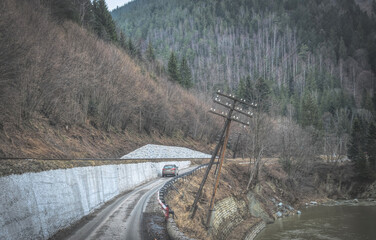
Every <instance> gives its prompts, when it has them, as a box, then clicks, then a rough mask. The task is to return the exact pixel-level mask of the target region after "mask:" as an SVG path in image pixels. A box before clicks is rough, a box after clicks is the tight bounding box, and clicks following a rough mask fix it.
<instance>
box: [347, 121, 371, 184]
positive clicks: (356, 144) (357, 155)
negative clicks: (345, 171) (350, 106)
mask: <svg viewBox="0 0 376 240" xmlns="http://www.w3.org/2000/svg"><path fill="white" fill-rule="evenodd" d="M363 142H364V134H363V129H362V124H361V121H360V120H359V119H358V118H355V120H354V122H353V126H352V130H351V135H350V141H349V143H348V146H347V156H348V157H349V159H350V160H351V161H353V162H354V164H355V170H356V172H357V174H358V176H359V177H361V178H367V177H368V172H367V162H366V155H365V153H364V151H363V149H362V148H363Z"/></svg>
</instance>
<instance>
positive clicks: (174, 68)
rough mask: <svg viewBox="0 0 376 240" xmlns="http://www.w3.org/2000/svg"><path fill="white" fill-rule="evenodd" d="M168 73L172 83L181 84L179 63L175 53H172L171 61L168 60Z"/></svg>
mask: <svg viewBox="0 0 376 240" xmlns="http://www.w3.org/2000/svg"><path fill="white" fill-rule="evenodd" d="M167 71H168V78H169V80H170V81H172V82H176V83H180V77H179V69H178V61H177V59H176V57H175V54H174V52H171V55H170V59H169V60H168V65H167Z"/></svg>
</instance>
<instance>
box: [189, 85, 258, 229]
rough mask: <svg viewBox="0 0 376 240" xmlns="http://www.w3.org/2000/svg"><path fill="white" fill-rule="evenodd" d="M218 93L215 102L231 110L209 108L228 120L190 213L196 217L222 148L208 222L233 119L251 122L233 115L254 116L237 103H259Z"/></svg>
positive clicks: (242, 122)
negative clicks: (206, 183) (207, 182)
mask: <svg viewBox="0 0 376 240" xmlns="http://www.w3.org/2000/svg"><path fill="white" fill-rule="evenodd" d="M216 94H217V97H215V98H214V99H213V101H214V103H217V104H218V105H221V106H223V107H225V108H227V109H229V111H228V112H225V111H219V110H218V111H217V110H216V109H215V108H211V109H210V110H209V112H210V113H213V114H214V115H217V116H220V117H223V118H225V119H226V122H225V125H224V127H223V129H222V132H221V136H220V139H219V142H218V144H217V146H216V147H215V150H214V152H213V155H212V157H211V159H210V162H209V165H208V167H207V169H206V172H205V174H204V177H203V179H202V181H201V184H200V187H199V189H198V191H197V193H196V197H195V200H194V202H193V204H192V207H191V215H190V217H191V218H194V216H195V213H196V210H197V204H198V202H199V200H200V198H201V194H202V190H203V187H204V185H205V182H206V180H207V177H208V175H209V172H210V169H211V167H212V165H213V162H214V159H215V157H216V156H217V154H218V151H219V148H222V151H221V154H220V159H219V160H218V161H219V163H220V166H219V168H218V173H217V176H216V181H215V185H214V189H213V194H212V198H211V201H210V207H209V214H208V218H207V222H209V220H210V216H211V212H212V210H213V207H214V199H215V194H216V190H217V187H218V183H219V177H220V175H221V167H222V164H223V160H224V156H225V151H226V146H227V141H228V137H229V131H230V125H231V121H234V122H238V123H241V124H243V125H245V126H249V122H244V121H242V120H241V119H239V116H235V115H233V113H234V112H236V113H238V114H241V115H243V116H245V117H249V118H252V117H253V116H252V115H253V113H251V112H249V111H248V112H247V111H243V109H242V107H241V106H237V104H242V105H245V106H249V107H252V108H256V107H257V104H254V103H247V102H246V100H245V99H238V98H236V97H235V96H233V95H231V94H229V95H226V94H224V93H221V91H219V90H218V91H217V93H216ZM219 96H222V97H225V98H228V99H229V100H232V101H230V102H223V101H221V99H220V98H219ZM225 133H226V134H225ZM217 167H218V166H217Z"/></svg>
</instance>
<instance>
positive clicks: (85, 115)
mask: <svg viewBox="0 0 376 240" xmlns="http://www.w3.org/2000/svg"><path fill="white" fill-rule="evenodd" d="M0 31H1V32H2V33H3V34H2V35H1V38H0V61H1V67H0V79H1V81H0V87H1V88H0V89H1V90H0V112H1V113H2V114H1V115H0V138H2V139H3V142H1V144H0V156H1V155H5V156H20V155H23V154H25V155H27V156H32V157H34V156H35V155H37V156H45V157H51V156H61V155H65V154H68V155H71V156H74V157H78V156H79V155H82V154H83V152H84V151H82V150H80V149H79V148H82V147H87V146H90V145H91V144H95V141H97V139H94V138H96V137H99V138H101V139H99V140H100V141H101V142H106V145H110V143H111V141H113V140H114V139H113V138H110V137H108V136H107V135H111V134H108V133H110V132H116V131H117V132H119V133H120V132H121V133H124V134H127V135H131V134H132V135H133V136H132V137H135V138H137V136H135V135H142V136H145V135H148V136H150V137H151V138H154V137H156V136H159V135H160V136H161V138H183V137H185V138H191V139H192V138H193V139H195V140H197V141H201V142H203V143H206V142H211V141H213V139H214V136H215V135H216V128H217V123H218V122H217V120H215V119H214V120H213V119H211V118H210V117H209V115H208V114H207V112H206V111H207V109H208V106H207V105H206V104H205V103H203V102H202V101H200V100H198V99H197V98H196V97H195V96H194V95H193V94H191V93H189V92H187V91H186V90H184V89H182V88H181V87H179V86H177V85H175V84H172V83H170V82H168V81H167V80H166V79H163V78H155V79H152V78H151V77H150V74H148V73H147V72H145V69H142V68H141V67H140V66H138V65H137V64H135V63H134V62H133V60H132V59H131V58H130V57H129V56H128V55H127V54H125V53H124V52H123V50H121V49H120V48H119V47H117V46H115V45H112V44H110V43H107V42H104V41H102V40H100V39H98V38H97V37H96V36H95V35H94V34H92V33H90V32H89V31H87V30H86V29H84V28H83V27H81V26H79V25H77V24H75V23H73V22H69V21H66V22H62V23H60V24H58V23H56V22H54V20H53V19H52V18H51V16H49V14H48V11H47V10H46V9H45V8H44V7H43V6H42V5H41V4H40V1H22V0H16V1H13V0H5V1H2V3H1V8H0ZM15 66H16V67H15ZM40 119H43V120H42V121H44V119H45V120H46V121H47V122H48V124H49V125H50V126H48V125H42V126H40V125H38V123H36V122H38V121H40ZM209 122H210V124H208V123H209ZM91 126H93V127H94V128H92V127H91ZM33 128H36V129H33ZM48 128H51V130H48ZM65 128H68V129H72V128H73V129H74V128H81V130H82V131H87V130H86V129H89V130H88V131H92V130H93V129H99V130H101V131H105V132H104V133H98V134H95V136H93V137H94V138H93V139H92V140H89V139H86V138H83V140H82V146H80V147H76V146H74V145H75V142H76V141H77V139H74V137H72V138H71V137H68V138H66V139H65V140H62V141H63V142H64V143H63V144H62V145H63V146H64V145H65V146H67V148H65V149H63V148H61V147H55V148H54V150H56V152H54V151H53V150H51V149H50V150H49V149H48V148H43V146H49V147H50V146H52V145H58V144H61V142H56V143H55V142H54V141H55V139H61V138H62V137H63V136H60V132H61V131H64V130H63V129H65ZM33 130H34V132H38V133H40V132H43V131H44V132H50V131H51V132H54V133H53V134H55V135H56V136H54V137H51V139H47V138H45V137H40V136H38V137H37V136H36V135H33V134H31V133H32V132H33ZM14 133H17V134H14ZM29 133H30V134H29ZM24 134H26V135H24ZM48 134H49V135H52V133H48ZM63 135H64V134H63ZM78 135H79V134H77V137H79V136H78ZM85 135H86V136H87V135H89V134H85ZM36 137H37V138H36ZM126 139H130V138H126ZM50 140H51V142H54V143H53V144H49V143H48V142H49V141H50ZM79 140H80V141H81V139H79ZM33 141H34V142H35V143H32V144H31V145H32V146H28V145H27V144H23V143H25V142H27V143H31V142H33ZM182 141H184V140H182ZM69 142H70V143H69ZM72 145H73V146H72ZM125 145H126V144H125ZM34 146H38V147H37V148H35V147H34ZM70 146H72V147H70ZM126 147H127V146H126ZM130 147H133V146H130ZM11 148H12V149H16V148H18V153H17V152H15V151H13V152H12V151H9V149H11ZM89 149H90V148H89ZM93 150H94V149H93ZM110 151H111V152H113V150H110ZM85 154H86V155H91V156H93V155H97V156H98V155H99V154H98V153H96V152H95V150H94V151H93V152H86V153H85Z"/></svg>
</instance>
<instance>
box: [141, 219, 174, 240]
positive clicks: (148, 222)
mask: <svg viewBox="0 0 376 240" xmlns="http://www.w3.org/2000/svg"><path fill="white" fill-rule="evenodd" d="M154 214H155V213H154ZM154 214H150V213H145V214H144V223H145V225H144V226H146V229H147V232H146V234H145V236H144V238H143V239H147V240H149V239H151V240H154V239H167V240H169V239H170V238H169V236H168V234H167V232H166V222H165V219H164V216H156V215H154Z"/></svg>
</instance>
